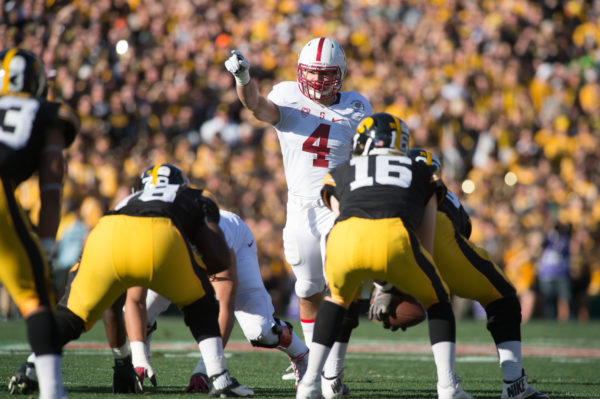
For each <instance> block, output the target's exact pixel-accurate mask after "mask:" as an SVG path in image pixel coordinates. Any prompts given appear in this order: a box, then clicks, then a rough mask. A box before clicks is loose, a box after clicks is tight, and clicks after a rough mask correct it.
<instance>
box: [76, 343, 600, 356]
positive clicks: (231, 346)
mask: <svg viewBox="0 0 600 399" xmlns="http://www.w3.org/2000/svg"><path fill="white" fill-rule="evenodd" d="M66 348H67V349H108V345H106V344H99V343H83V342H82V343H77V342H75V343H70V344H68V345H67V346H66ZM152 348H153V349H162V350H184V351H186V350H187V351H190V352H191V351H197V350H198V346H197V345H192V344H170V343H159V342H157V343H153V344H152ZM226 349H228V350H232V351H239V352H255V351H264V350H265V349H264V348H255V347H253V346H252V345H250V344H248V343H242V342H230V343H228V344H227V348H226ZM348 352H355V353H368V352H371V353H421V354H423V353H424V354H429V353H431V347H430V346H429V345H428V344H398V345H352V344H350V346H348ZM456 353H457V354H459V355H496V348H495V347H494V346H493V345H491V344H490V345H484V344H457V345H456ZM523 355H525V356H548V357H581V358H600V348H576V347H564V346H524V347H523Z"/></svg>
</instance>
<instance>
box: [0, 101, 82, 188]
mask: <svg viewBox="0 0 600 399" xmlns="http://www.w3.org/2000/svg"><path fill="white" fill-rule="evenodd" d="M52 127H56V128H59V129H60V130H61V131H62V132H63V133H64V134H65V141H66V143H65V147H68V146H69V145H71V143H72V142H73V140H74V139H75V135H76V134H77V131H78V130H79V118H78V117H77V115H76V114H75V112H73V110H72V109H71V108H70V107H69V106H67V105H64V104H61V103H57V102H53V101H46V100H42V99H39V98H34V97H31V96H29V95H27V94H22V93H18V94H16V93H15V94H7V95H4V96H0V176H1V177H2V178H3V179H9V180H11V181H12V182H13V183H14V184H15V185H17V184H19V183H21V182H22V181H23V180H26V179H28V178H29V177H30V176H31V175H32V174H33V172H34V171H35V170H36V169H37V166H38V162H39V159H40V153H41V152H42V149H43V147H44V144H45V141H46V138H45V134H46V133H45V132H47V131H48V128H52Z"/></svg>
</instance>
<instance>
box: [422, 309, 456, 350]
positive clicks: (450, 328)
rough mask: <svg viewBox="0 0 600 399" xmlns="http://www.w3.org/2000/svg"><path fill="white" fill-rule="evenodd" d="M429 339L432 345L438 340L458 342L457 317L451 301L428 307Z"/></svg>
mask: <svg viewBox="0 0 600 399" xmlns="http://www.w3.org/2000/svg"><path fill="white" fill-rule="evenodd" d="M427 321H428V324H429V340H430V342H431V345H434V344H437V343H438V342H448V341H449V342H456V319H455V318H454V312H453V311H452V306H451V305H450V302H438V303H436V304H435V305H432V306H430V307H429V309H427Z"/></svg>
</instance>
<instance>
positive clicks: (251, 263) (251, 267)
mask: <svg viewBox="0 0 600 399" xmlns="http://www.w3.org/2000/svg"><path fill="white" fill-rule="evenodd" d="M219 213H220V215H221V217H220V220H219V227H220V228H221V230H223V234H224V235H225V241H227V246H228V247H229V248H231V249H232V250H233V252H234V253H235V257H236V261H237V276H238V294H240V293H241V292H243V291H247V290H252V289H255V288H260V289H264V284H263V281H262V277H261V275H260V268H259V265H258V259H257V249H256V242H255V241H254V235H253V234H252V231H251V230H250V228H249V227H248V225H247V224H246V223H244V221H243V220H242V219H241V218H240V217H239V216H238V215H236V214H235V213H233V212H229V211H225V210H223V209H220V210H219Z"/></svg>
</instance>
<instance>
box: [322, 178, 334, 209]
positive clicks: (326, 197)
mask: <svg viewBox="0 0 600 399" xmlns="http://www.w3.org/2000/svg"><path fill="white" fill-rule="evenodd" d="M335 187H336V184H335V180H334V179H333V176H332V175H331V173H327V175H325V178H324V179H323V187H322V188H321V198H322V199H323V203H324V204H325V206H326V207H327V208H329V209H331V196H332V195H333V196H335Z"/></svg>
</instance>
